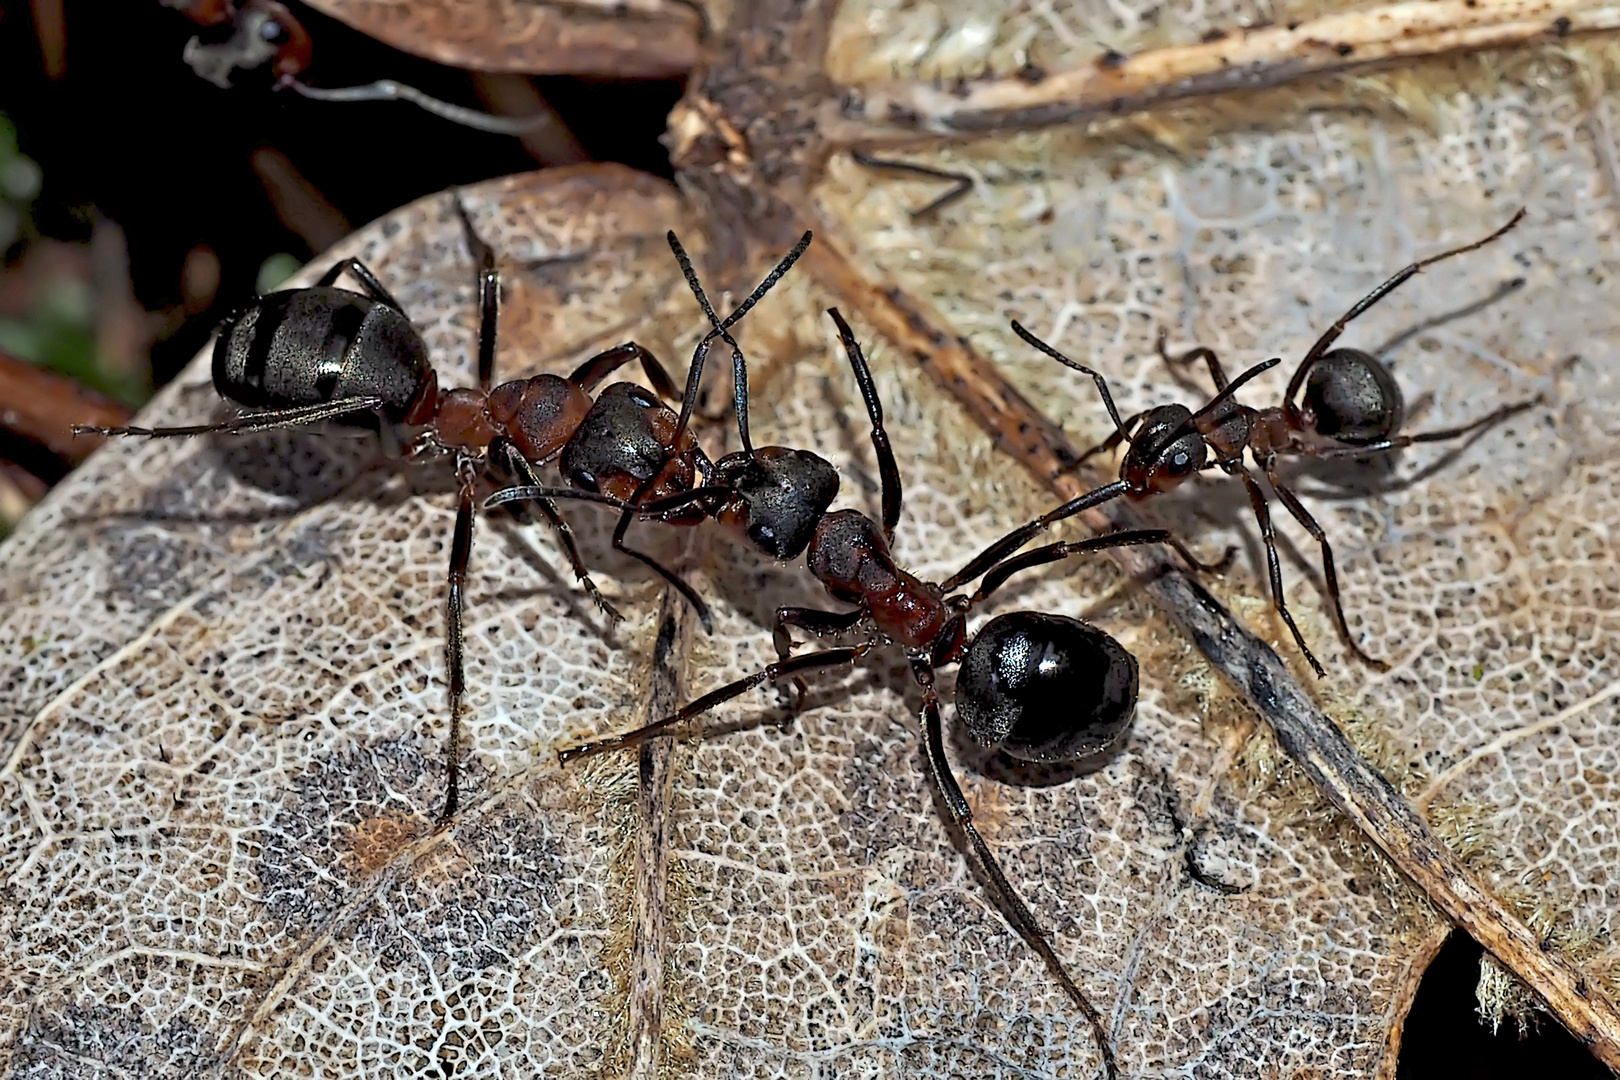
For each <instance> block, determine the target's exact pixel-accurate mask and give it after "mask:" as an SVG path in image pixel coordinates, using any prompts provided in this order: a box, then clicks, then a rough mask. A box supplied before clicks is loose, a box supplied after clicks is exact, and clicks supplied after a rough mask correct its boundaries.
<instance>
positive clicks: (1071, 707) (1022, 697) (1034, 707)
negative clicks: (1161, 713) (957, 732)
mask: <svg viewBox="0 0 1620 1080" xmlns="http://www.w3.org/2000/svg"><path fill="white" fill-rule="evenodd" d="M1136 695H1137V665H1136V657H1134V656H1132V655H1131V654H1130V652H1129V651H1127V650H1126V648H1125V646H1123V645H1121V644H1120V643H1119V642H1118V641H1117V640H1115V639H1114V638H1113V637H1112V636H1110V635H1108V634H1106V633H1104V632H1103V631H1101V630H1099V629H1097V628H1096V627H1095V626H1092V625H1091V624H1090V623H1085V622H1081V621H1080V620H1079V619H1072V618H1069V617H1068V616H1067V615H1050V614H1044V613H1042V612H1036V611H1014V612H1010V613H1008V614H1006V615H998V616H996V617H995V618H994V619H991V620H990V621H989V622H988V623H986V624H985V625H984V627H983V628H982V629H980V630H979V632H978V634H977V635H975V636H974V638H973V643H972V644H971V645H969V646H968V648H967V651H966V653H964V654H963V656H962V661H961V667H960V668H959V669H958V670H957V675H956V715H957V718H958V719H960V720H961V722H962V725H963V726H964V727H965V728H966V729H967V731H968V734H969V735H971V736H972V737H973V738H974V739H975V740H976V741H977V742H979V743H980V744H981V745H983V746H987V747H990V748H991V749H998V750H1000V751H1002V752H1003V753H1005V754H1007V755H1008V756H1009V757H1013V758H1017V759H1018V760H1019V761H1031V762H1036V763H1040V764H1055V763H1058V762H1069V761H1079V760H1082V759H1085V758H1091V757H1095V756H1097V755H1100V754H1105V753H1107V752H1109V751H1111V750H1113V749H1114V748H1115V747H1116V746H1118V745H1119V742H1120V739H1121V738H1122V737H1123V736H1124V734H1125V732H1126V731H1127V730H1128V729H1129V728H1130V725H1131V718H1132V716H1133V715H1134V714H1135V712H1136Z"/></svg>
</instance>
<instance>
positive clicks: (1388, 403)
mask: <svg viewBox="0 0 1620 1080" xmlns="http://www.w3.org/2000/svg"><path fill="white" fill-rule="evenodd" d="M1300 413H1301V415H1300V421H1301V424H1302V425H1303V426H1304V428H1305V429H1306V430H1307V431H1314V432H1315V433H1316V434H1317V435H1321V436H1324V437H1326V438H1329V439H1337V440H1338V441H1339V442H1342V443H1348V444H1349V445H1351V446H1365V445H1368V444H1370V443H1376V442H1383V441H1384V440H1385V439H1388V438H1390V437H1391V436H1393V435H1394V434H1395V433H1396V432H1397V431H1399V430H1400V427H1401V422H1402V421H1403V420H1405V419H1406V404H1405V401H1404V399H1403V398H1402V397H1401V388H1400V385H1399V384H1398V383H1396V381H1395V376H1394V375H1392V374H1390V371H1389V368H1387V367H1385V366H1384V365H1383V364H1382V363H1380V362H1379V361H1378V360H1377V359H1376V358H1374V357H1372V356H1370V355H1369V354H1367V353H1364V352H1362V351H1361V350H1360V349H1334V350H1333V351H1332V352H1330V353H1328V354H1327V355H1326V356H1323V357H1322V358H1321V359H1320V360H1318V361H1317V362H1316V364H1315V365H1314V366H1313V367H1312V368H1311V370H1310V373H1309V374H1307V375H1306V376H1305V393H1304V396H1303V400H1302V403H1301V409H1300Z"/></svg>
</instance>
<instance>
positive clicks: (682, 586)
mask: <svg viewBox="0 0 1620 1080" xmlns="http://www.w3.org/2000/svg"><path fill="white" fill-rule="evenodd" d="M639 514H640V508H639V507H637V506H635V505H633V504H632V505H630V506H627V507H625V508H624V513H622V514H620V515H619V524H618V526H617V527H616V528H615V529H614V530H613V550H615V551H622V552H624V553H625V554H626V555H628V556H630V557H631V558H632V559H635V560H637V561H638V562H641V563H643V564H645V565H647V566H650V567H652V568H653V570H655V571H656V572H657V573H658V576H659V577H661V578H663V579H664V580H665V581H667V582H669V583H670V584H671V585H672V586H674V588H675V591H676V592H678V593H680V594H681V596H683V597H685V599H686V602H687V603H688V604H691V605H692V610H693V611H696V612H697V617H698V621H700V622H701V623H703V631H704V633H708V634H712V633H714V616H712V615H710V614H709V605H708V604H705V603H704V602H703V598H702V597H701V596H699V595H698V594H697V592H696V591H695V590H694V589H693V588H692V586H690V585H688V584H687V583H686V582H685V581H683V580H682V579H681V576H680V575H679V574H677V573H675V572H674V571H673V570H669V569H666V568H665V567H664V565H663V564H662V563H660V562H659V561H658V560H657V559H655V558H653V557H652V556H651V555H648V554H647V553H646V552H644V551H637V550H636V549H635V548H633V547H631V546H630V545H628V544H626V543H625V542H624V534H625V533H626V532H627V531H629V529H630V523H631V522H632V521H634V520H636V517H637V516H638V515H639Z"/></svg>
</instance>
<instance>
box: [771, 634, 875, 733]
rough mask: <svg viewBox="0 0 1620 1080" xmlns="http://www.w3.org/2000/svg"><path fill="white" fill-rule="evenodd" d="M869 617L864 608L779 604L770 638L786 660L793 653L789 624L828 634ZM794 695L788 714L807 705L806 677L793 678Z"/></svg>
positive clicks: (780, 658)
mask: <svg viewBox="0 0 1620 1080" xmlns="http://www.w3.org/2000/svg"><path fill="white" fill-rule="evenodd" d="M865 617H866V612H865V610H864V609H862V608H856V609H855V610H854V611H820V610H818V609H816V608H802V607H780V608H777V609H776V625H775V626H774V627H772V629H771V641H772V643H773V644H775V646H776V658H777V659H778V660H786V659H787V658H788V657H789V656H791V655H792V654H793V645H794V642H793V638H792V637H791V636H790V635H789V634H788V631H787V628H788V627H790V626H797V627H798V628H799V629H801V630H804V631H807V632H808V633H811V634H814V635H816V636H817V637H825V636H826V635H828V634H838V633H842V632H843V631H845V630H853V629H854V628H855V627H857V626H859V625H860V623H861V620H862V619H864V618H865ZM793 689H794V691H795V693H794V695H793V696H792V697H790V698H789V699H788V705H787V707H788V710H789V716H790V717H791V716H797V715H798V713H799V710H800V709H801V708H802V707H803V705H804V698H805V695H807V694H808V693H809V692H810V688H809V687H807V686H806V685H805V684H804V680H803V679H794V680H793Z"/></svg>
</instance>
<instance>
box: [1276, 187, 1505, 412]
mask: <svg viewBox="0 0 1620 1080" xmlns="http://www.w3.org/2000/svg"><path fill="white" fill-rule="evenodd" d="M1524 215H1525V211H1524V210H1523V209H1522V208H1521V209H1520V210H1519V212H1518V213H1517V214H1514V215H1513V218H1512V220H1510V221H1509V222H1508V223H1507V224H1506V225H1503V226H1502V227H1501V228H1500V229H1497V230H1496V231H1495V232H1493V233H1491V235H1489V236H1487V237H1485V238H1484V239H1482V240H1475V241H1474V242H1473V243H1472V244H1464V245H1463V246H1462V247H1455V248H1452V249H1451V250H1449V251H1442V252H1441V253H1440V254H1438V255H1430V256H1429V257H1428V258H1427V259H1419V260H1418V261H1417V262H1415V263H1413V264H1412V265H1410V266H1408V267H1406V268H1405V269H1404V270H1401V271H1399V272H1397V273H1396V274H1395V275H1394V276H1393V277H1391V278H1390V279H1389V280H1388V281H1385V282H1384V283H1383V284H1382V285H1380V286H1378V288H1376V289H1374V290H1373V291H1372V292H1370V293H1368V294H1367V295H1366V296H1363V297H1362V298H1361V299H1360V300H1357V301H1356V302H1355V304H1354V305H1352V306H1351V308H1350V310H1349V311H1347V312H1345V313H1344V314H1343V315H1341V316H1339V321H1338V322H1336V323H1334V324H1333V325H1332V326H1330V327H1328V328H1327V332H1326V333H1324V334H1323V335H1322V336H1321V337H1319V338H1317V339H1316V344H1315V345H1312V346H1311V351H1310V352H1308V353H1306V354H1305V359H1303V360H1301V361H1300V362H1299V368H1298V369H1297V370H1296V371H1295V372H1294V377H1293V378H1291V379H1289V380H1288V392H1287V393H1286V394H1284V395H1283V401H1284V402H1285V403H1291V402H1292V401H1293V400H1294V396H1295V395H1296V394H1298V393H1299V388H1300V387H1301V386H1302V385H1303V384H1304V382H1305V375H1306V373H1307V372H1308V371H1310V369H1311V368H1312V367H1313V366H1315V364H1316V362H1317V361H1318V360H1320V359H1321V358H1322V354H1323V353H1325V352H1327V350H1328V346H1329V345H1332V344H1333V343H1334V342H1335V341H1337V340H1338V339H1339V335H1340V334H1342V333H1344V328H1345V327H1346V326H1348V325H1349V324H1350V323H1351V322H1353V321H1354V320H1356V319H1358V318H1360V317H1361V315H1362V314H1364V313H1365V312H1366V310H1367V309H1368V308H1370V307H1372V306H1373V305H1374V304H1376V303H1378V301H1380V300H1382V299H1383V298H1384V297H1386V296H1388V295H1389V294H1390V293H1392V292H1394V291H1395V290H1396V289H1398V288H1400V286H1401V285H1402V284H1404V283H1405V282H1406V280H1407V279H1408V278H1410V277H1412V276H1413V275H1415V274H1416V273H1417V272H1418V271H1420V270H1422V269H1423V268H1424V267H1425V266H1433V265H1434V264H1435V263H1437V262H1440V261H1441V260H1442V259H1449V258H1451V257H1452V256H1453V255H1464V254H1467V253H1468V252H1470V251H1474V250H1476V249H1478V248H1482V247H1484V246H1485V245H1486V244H1488V243H1490V242H1491V241H1492V240H1495V239H1496V238H1497V237H1499V236H1501V235H1502V234H1503V233H1505V232H1507V231H1508V230H1509V229H1512V228H1513V227H1514V226H1515V225H1517V224H1518V223H1519V222H1521V221H1523V220H1524ZM1289 407H1290V408H1292V407H1293V406H1292V405H1291V404H1290V405H1289Z"/></svg>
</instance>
